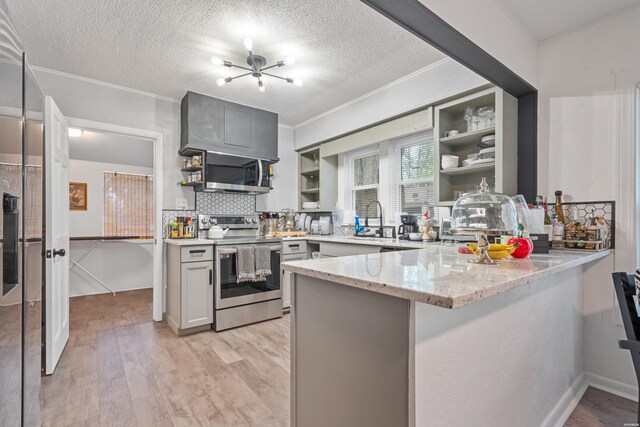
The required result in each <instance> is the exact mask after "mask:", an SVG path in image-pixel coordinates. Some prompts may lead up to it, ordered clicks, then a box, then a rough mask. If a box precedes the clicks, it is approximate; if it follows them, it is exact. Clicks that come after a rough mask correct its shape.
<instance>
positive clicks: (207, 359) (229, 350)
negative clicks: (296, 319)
mask: <svg viewBox="0 0 640 427" xmlns="http://www.w3.org/2000/svg"><path fill="white" fill-rule="evenodd" d="M70 311H71V319H70V320H71V328H70V338H69V343H68V344H67V348H66V349H65V351H64V354H63V356H62V359H61V360H60V364H59V365H58V368H57V369H56V372H55V373H54V374H53V375H51V376H48V377H44V378H42V390H41V403H42V424H43V425H46V426H193V425H206V426H286V425H288V424H289V317H288V315H285V317H283V318H282V319H277V320H272V321H268V322H262V323H258V324H255V325H249V326H245V327H242V328H238V329H233V330H230V331H224V332H219V333H215V332H208V331H207V332H202V333H199V334H195V335H190V336H186V337H183V338H178V337H177V336H175V335H174V333H173V332H172V331H171V330H170V329H169V327H168V326H167V325H166V323H164V322H160V323H156V322H153V321H152V319H151V316H152V294H151V290H150V289H147V290H140V291H130V292H121V293H118V294H117V296H116V297H115V298H114V297H112V296H111V295H94V296H86V297H77V298H72V299H71V303H70ZM0 338H3V339H0V342H3V341H8V339H7V337H2V336H0ZM1 385H2V382H0V386H1ZM635 411H636V403H635V402H632V401H630V400H627V399H623V398H621V397H617V396H614V395H612V394H609V393H606V392H604V391H601V390H597V389H594V388H589V389H588V390H587V392H586V393H585V395H584V396H583V398H582V400H581V401H580V404H579V405H578V407H576V409H575V410H574V411H573V413H572V414H571V417H570V418H569V420H568V421H567V423H566V424H565V426H568V427H578V426H579V427H583V426H589V427H590V426H623V425H624V424H628V425H632V423H634V422H635V420H636V413H635ZM629 423H631V424H629Z"/></svg>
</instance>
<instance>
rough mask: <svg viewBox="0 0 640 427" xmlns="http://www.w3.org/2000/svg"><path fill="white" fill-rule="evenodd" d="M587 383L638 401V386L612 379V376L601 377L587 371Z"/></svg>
mask: <svg viewBox="0 0 640 427" xmlns="http://www.w3.org/2000/svg"><path fill="white" fill-rule="evenodd" d="M585 378H586V380H587V384H589V385H590V386H591V387H594V388H597V389H600V390H603V391H606V392H608V393H611V394H615V395H616V396H620V397H624V398H625V399H629V400H633V401H634V402H637V401H638V388H637V387H634V386H632V385H630V384H627V383H623V382H620V381H616V380H612V379H610V378H605V377H601V376H600V375H596V374H592V373H589V372H585Z"/></svg>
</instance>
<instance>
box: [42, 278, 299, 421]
mask: <svg viewBox="0 0 640 427" xmlns="http://www.w3.org/2000/svg"><path fill="white" fill-rule="evenodd" d="M151 301H152V296H151V290H143V291H132V292H122V293H118V294H117V296H116V297H115V298H114V297H112V296H111V295H97V296H90V297H78V298H72V299H71V303H70V304H71V305H70V310H71V319H70V320H71V328H70V338H69V343H68V344H67V347H66V349H65V351H64V353H63V356H62V358H61V360H60V363H59V365H58V367H57V369H56V371H55V373H54V374H53V375H51V376H48V377H44V378H43V379H42V393H41V396H42V399H41V400H42V423H43V425H52V426H53V425H55V426H70V425H73V426H82V425H86V426H94V425H95V426H98V425H104V426H106V425H109V426H118V425H121V426H136V425H137V426H172V425H174V426H192V425H206V426H218V425H219V426H236V425H237V426H285V425H288V424H289V319H288V315H287V316H285V317H284V318H282V319H276V320H273V321H268V322H263V323H258V324H255V325H249V326H246V327H242V328H238V329H233V330H229V331H224V332H220V333H215V332H209V331H207V332H202V333H199V334H194V335H190V336H186V337H182V338H178V337H177V336H176V335H175V334H174V333H173V332H172V331H171V330H170V329H169V327H168V326H167V325H166V323H164V322H159V323H157V322H153V321H152V320H151V313H152V311H151V306H152V303H151Z"/></svg>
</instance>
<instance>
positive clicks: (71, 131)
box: [69, 128, 84, 138]
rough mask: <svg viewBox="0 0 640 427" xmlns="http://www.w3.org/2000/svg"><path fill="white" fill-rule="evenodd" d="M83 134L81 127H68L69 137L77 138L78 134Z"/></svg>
mask: <svg viewBox="0 0 640 427" xmlns="http://www.w3.org/2000/svg"><path fill="white" fill-rule="evenodd" d="M82 135H84V131H83V130H82V129H76V128H69V137H70V138H77V137H79V136H82Z"/></svg>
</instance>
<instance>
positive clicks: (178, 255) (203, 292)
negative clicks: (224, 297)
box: [166, 245, 214, 335]
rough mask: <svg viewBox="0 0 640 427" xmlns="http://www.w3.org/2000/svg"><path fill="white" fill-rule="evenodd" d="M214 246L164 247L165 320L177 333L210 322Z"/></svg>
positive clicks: (192, 329)
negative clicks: (165, 262)
mask: <svg viewBox="0 0 640 427" xmlns="http://www.w3.org/2000/svg"><path fill="white" fill-rule="evenodd" d="M213 276H214V272H213V246H208V245H207V246H183V247H180V246H174V245H168V249H167V315H166V317H167V323H168V324H169V326H170V327H171V329H172V330H173V331H174V332H175V333H176V334H178V335H183V334H187V333H193V332H199V331H201V330H205V329H210V328H211V325H212V324H213V298H214V295H213V278H214V277H213Z"/></svg>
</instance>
